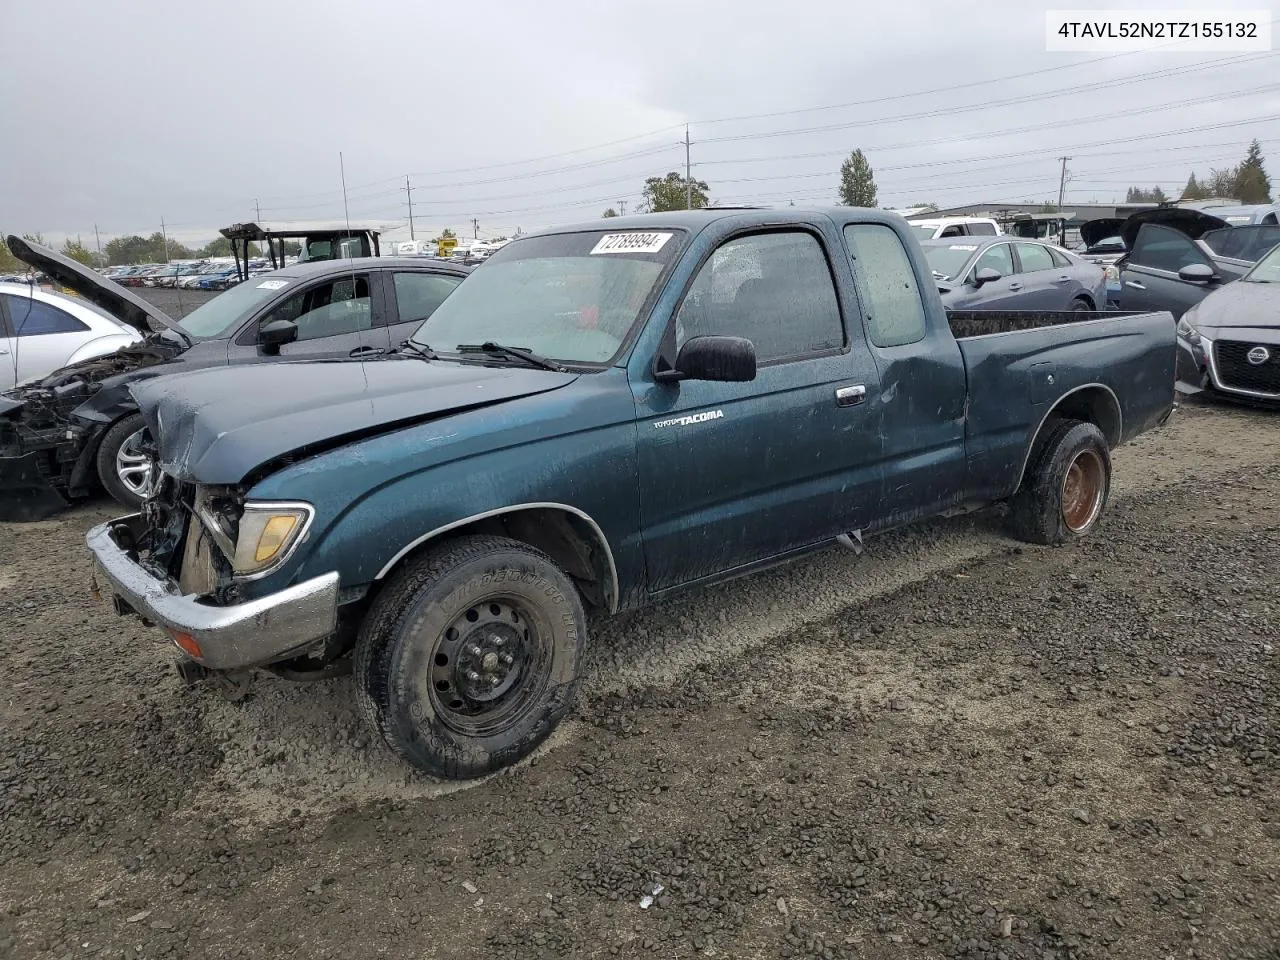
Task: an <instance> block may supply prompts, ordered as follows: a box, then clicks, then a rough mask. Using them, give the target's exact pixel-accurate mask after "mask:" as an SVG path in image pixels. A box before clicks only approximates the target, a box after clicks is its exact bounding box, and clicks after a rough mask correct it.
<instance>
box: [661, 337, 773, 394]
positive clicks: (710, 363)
mask: <svg viewBox="0 0 1280 960" xmlns="http://www.w3.org/2000/svg"><path fill="white" fill-rule="evenodd" d="M676 372H677V373H678V374H680V375H681V376H682V377H683V378H684V379H686V380H718V381H721V382H724V383H745V382H746V381H749V380H754V379H755V378H756V346H755V344H754V343H752V342H751V341H750V340H747V339H745V338H743V337H690V338H689V339H688V340H686V341H685V343H684V346H682V347H681V348H680V353H679V354H678V355H677V356H676Z"/></svg>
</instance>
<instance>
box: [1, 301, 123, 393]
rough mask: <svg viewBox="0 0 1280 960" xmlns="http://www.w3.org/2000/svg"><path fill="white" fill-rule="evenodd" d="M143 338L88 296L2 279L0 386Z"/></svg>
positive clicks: (2, 386) (43, 374)
mask: <svg viewBox="0 0 1280 960" xmlns="http://www.w3.org/2000/svg"><path fill="white" fill-rule="evenodd" d="M141 339H142V335H141V334H140V333H139V332H138V331H137V330H135V329H134V328H133V327H130V326H127V325H125V324H123V323H121V322H120V321H119V320H116V319H115V318H114V317H112V316H111V315H110V314H107V313H104V312H103V311H102V310H99V309H98V308H97V307H95V306H94V305H93V304H91V303H89V302H88V301H86V300H80V299H75V298H72V297H63V296H60V295H58V294H56V293H46V292H45V291H44V290H41V289H40V288H39V287H31V286H28V285H27V284H18V283H0V390H8V389H11V388H12V387H14V386H16V385H17V384H19V383H23V382H24V381H27V380H33V379H35V378H37V377H43V376H45V375H46V374H49V373H52V372H53V371H54V370H57V369H59V368H61V367H65V366H67V365H68V364H71V363H78V362H79V361H81V360H89V359H92V358H93V357H102V356H106V355H107V354H109V353H115V352H116V351H117V350H119V349H120V348H121V347H125V346H128V345H129V344H131V343H137V342H139V341H140V340H141Z"/></svg>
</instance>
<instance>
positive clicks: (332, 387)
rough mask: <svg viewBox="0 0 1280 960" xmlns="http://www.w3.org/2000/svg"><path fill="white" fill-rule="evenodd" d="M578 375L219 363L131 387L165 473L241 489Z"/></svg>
mask: <svg viewBox="0 0 1280 960" xmlns="http://www.w3.org/2000/svg"><path fill="white" fill-rule="evenodd" d="M578 376H579V374H576V373H556V372H553V371H550V370H533V369H530V368H528V367H518V366H509V367H506V366H504V367H499V366H489V365H482V364H478V363H465V364H463V363H452V362H448V361H422V360H413V359H389V360H377V361H370V362H368V363H359V362H355V361H329V362H325V361H297V362H286V363H257V364H249V365H246V366H240V367H235V366H233V367H214V368H211V369H206V370H199V371H193V372H191V373H177V374H173V375H169V376H162V377H156V378H155V379H152V380H146V381H142V382H140V383H134V384H131V385H130V388H129V389H130V392H131V393H132V394H133V397H134V399H135V400H136V401H137V403H138V410H139V412H140V413H141V414H142V416H143V419H145V420H146V421H147V424H148V426H149V427H150V428H151V434H152V436H154V437H156V438H158V440H157V446H158V451H157V452H158V453H159V460H160V465H161V468H162V469H163V470H164V471H165V472H166V473H168V474H169V475H170V476H173V477H177V478H178V479H181V480H194V481H196V482H197V483H213V484H234V483H239V482H241V481H242V480H243V479H244V478H245V477H246V476H247V475H248V474H249V473H251V472H253V471H254V470H255V469H256V468H258V467H261V466H263V465H264V464H268V463H272V462H274V461H278V460H280V459H281V458H284V457H287V456H295V457H304V456H308V455H311V454H314V453H318V452H320V451H323V450H326V449H331V448H333V447H335V446H341V445H342V444H343V443H346V442H350V441H353V440H356V439H358V438H361V437H367V436H373V435H375V434H379V433H385V432H388V431H391V430H395V429H397V428H399V427H403V426H408V425H410V424H413V423H420V422H422V421H425V420H432V419H435V418H437V417H440V416H444V415H447V414H450V413H458V412H461V411H463V410H469V409H473V408H476V407H484V406H490V405H492V404H496V403H500V402H503V401H507V400H515V399H517V398H519V397H527V396H530V395H532V394H536V393H543V392H545V391H547V390H555V389H557V388H559V387H563V386H565V385H567V384H569V383H572V382H573V381H574V380H576V379H577V378H578Z"/></svg>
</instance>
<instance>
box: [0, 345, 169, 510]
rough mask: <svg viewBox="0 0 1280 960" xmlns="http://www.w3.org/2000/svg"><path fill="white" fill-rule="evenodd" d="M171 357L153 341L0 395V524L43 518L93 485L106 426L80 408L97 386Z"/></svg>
mask: <svg viewBox="0 0 1280 960" xmlns="http://www.w3.org/2000/svg"><path fill="white" fill-rule="evenodd" d="M178 352H180V348H179V347H178V346H177V345H176V344H174V343H173V342H171V341H169V340H167V339H165V338H163V337H161V336H153V337H152V338H150V339H148V340H146V341H144V342H142V343H139V344H133V345H131V346H128V347H125V348H123V349H121V350H118V351H116V352H115V353H113V354H111V355H109V356H106V357H96V358H94V359H92V360H85V361H83V362H81V363H76V364H72V365H71V366H68V367H63V368H62V369H61V370H56V371H54V372H53V373H51V374H49V375H48V376H47V377H43V378H41V379H40V380H36V381H33V382H30V383H27V384H24V385H22V386H19V387H16V388H14V389H13V390H10V391H9V392H8V393H6V394H3V395H0V521H8V522H18V523H21V522H29V521H33V520H43V519H45V518H47V517H50V516H53V515H54V514H56V513H59V512H61V511H62V510H64V509H65V508H66V507H67V506H68V502H69V501H70V500H73V499H77V498H80V497H84V496H87V495H88V494H89V493H90V492H91V491H92V490H93V489H94V488H95V487H96V486H97V471H96V469H95V464H94V458H95V456H96V454H97V444H98V442H99V441H100V440H101V438H102V433H103V432H104V431H105V429H106V428H107V427H108V426H110V423H109V422H104V421H103V420H102V419H100V418H93V417H89V416H85V415H84V411H83V410H82V407H83V405H84V404H85V403H86V401H88V400H90V399H91V398H92V397H94V396H95V395H96V394H97V393H98V391H99V390H100V389H101V388H102V385H103V382H104V381H106V380H109V379H110V378H112V377H116V376H120V375H122V374H127V373H131V372H133V371H134V370H138V369H141V368H143V367H147V366H151V365H153V364H157V363H164V362H165V361H167V360H170V359H172V358H173V357H174V356H175V355H176V354H177V353H178Z"/></svg>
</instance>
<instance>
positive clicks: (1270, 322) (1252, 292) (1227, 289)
mask: <svg viewBox="0 0 1280 960" xmlns="http://www.w3.org/2000/svg"><path fill="white" fill-rule="evenodd" d="M1187 314H1188V315H1187V322H1189V323H1191V324H1192V325H1193V326H1194V327H1195V328H1196V329H1197V330H1199V331H1200V332H1201V333H1206V334H1207V333H1209V331H1210V330H1216V329H1221V328H1223V327H1254V328H1259V329H1264V330H1265V329H1273V330H1280V283H1252V282H1250V281H1248V280H1236V281H1234V282H1232V283H1228V284H1226V285H1225V286H1222V287H1219V288H1218V289H1217V290H1215V291H1213V293H1211V294H1209V295H1208V296H1207V297H1205V298H1204V299H1203V300H1201V301H1200V302H1199V303H1198V304H1196V305H1195V306H1194V307H1193V308H1192V309H1191V310H1189V311H1187Z"/></svg>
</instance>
